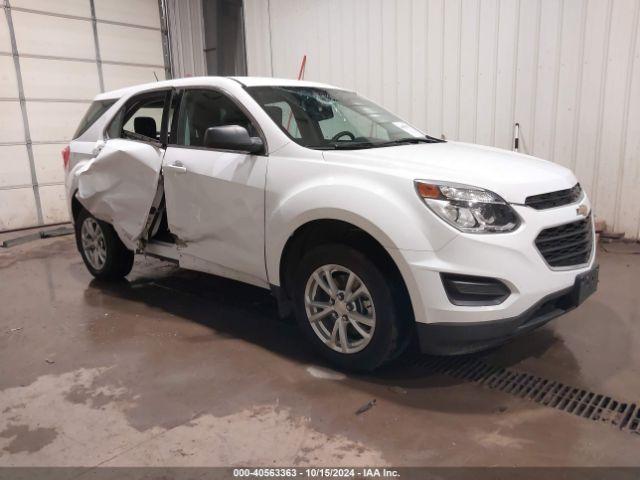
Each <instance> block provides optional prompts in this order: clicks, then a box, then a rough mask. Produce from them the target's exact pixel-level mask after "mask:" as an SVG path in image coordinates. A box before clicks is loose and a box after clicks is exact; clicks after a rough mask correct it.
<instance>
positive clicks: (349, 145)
mask: <svg viewBox="0 0 640 480" xmlns="http://www.w3.org/2000/svg"><path fill="white" fill-rule="evenodd" d="M374 146H375V144H374V143H371V142H334V143H329V144H325V145H307V148H313V149H314V150H358V149H362V148H371V147H374Z"/></svg>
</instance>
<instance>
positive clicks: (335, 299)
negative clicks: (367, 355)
mask: <svg viewBox="0 0 640 480" xmlns="http://www.w3.org/2000/svg"><path fill="white" fill-rule="evenodd" d="M304 303H305V310H306V313H307V319H308V320H309V322H310V324H311V328H312V329H313V331H314V332H315V334H316V335H317V336H318V338H319V339H320V340H321V341H322V342H323V343H324V344H325V345H326V346H327V347H329V348H331V349H332V350H335V351H337V352H340V353H348V354H351V353H356V352H359V351H361V350H363V349H364V348H365V347H366V346H367V345H368V344H369V342H370V341H371V339H372V338H373V333H374V330H375V327H376V312H375V307H374V304H373V299H372V298H371V293H369V289H368V288H367V286H366V285H365V284H364V282H363V281H362V280H361V279H360V277H358V276H357V275H356V274H355V273H353V272H352V271H351V270H349V269H348V268H346V267H343V266H341V265H335V264H328V265H323V266H321V267H319V268H317V269H316V270H315V271H314V272H313V273H312V274H311V276H310V277H309V279H308V281H307V285H306V287H305V292H304Z"/></svg>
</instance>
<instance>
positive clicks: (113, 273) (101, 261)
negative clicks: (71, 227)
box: [75, 210, 134, 280]
mask: <svg viewBox="0 0 640 480" xmlns="http://www.w3.org/2000/svg"><path fill="white" fill-rule="evenodd" d="M75 230H76V244H77V246H78V250H79V251H80V255H82V259H83V260H84V264H85V265H86V267H87V269H88V270H89V272H91V275H93V276H94V277H96V278H98V279H101V280H117V279H120V278H123V277H124V276H126V275H127V274H128V273H129V272H130V271H131V269H132V268H133V257H134V254H133V252H132V251H131V250H129V249H128V248H127V247H125V246H124V244H123V243H122V241H121V240H120V238H119V237H118V234H117V233H116V231H115V230H114V229H113V227H112V226H111V225H109V224H108V223H106V222H103V221H101V220H98V219H97V218H95V217H94V216H93V215H91V214H90V213H89V212H88V211H86V210H82V211H81V212H80V213H79V214H78V218H77V219H76V224H75Z"/></svg>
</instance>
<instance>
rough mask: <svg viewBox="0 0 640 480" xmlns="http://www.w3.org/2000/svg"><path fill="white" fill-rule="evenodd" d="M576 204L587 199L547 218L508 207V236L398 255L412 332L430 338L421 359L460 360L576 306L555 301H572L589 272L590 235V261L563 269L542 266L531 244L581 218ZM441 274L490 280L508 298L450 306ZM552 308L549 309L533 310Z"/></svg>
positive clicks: (460, 237) (460, 239) (464, 239)
mask: <svg viewBox="0 0 640 480" xmlns="http://www.w3.org/2000/svg"><path fill="white" fill-rule="evenodd" d="M580 204H586V206H587V207H589V204H588V200H587V199H586V198H585V199H583V200H582V201H581V202H580V203H579V204H572V205H567V206H563V207H558V208H552V209H549V210H534V209H532V208H529V207H526V206H517V205H514V209H515V210H516V211H517V212H518V214H519V215H520V216H521V217H522V219H523V223H522V225H521V227H520V228H519V229H518V230H516V231H514V232H511V233H506V234H492V235H480V234H476V235H474V234H461V233H458V234H457V235H456V237H455V238H454V239H453V240H451V241H450V242H449V243H448V244H446V245H445V246H444V247H442V248H440V249H439V250H436V251H415V250H413V251H408V250H399V251H398V253H399V254H400V255H401V256H402V261H403V263H404V266H405V267H406V268H405V269H404V271H403V274H404V277H405V280H406V281H405V283H406V284H407V287H408V289H409V293H410V296H411V301H412V306H413V311H414V316H415V320H416V325H417V329H418V331H419V332H423V333H420V337H421V338H427V337H429V336H430V337H431V339H426V340H424V341H422V342H421V343H422V344H423V345H424V347H425V348H426V351H430V352H434V353H435V352H436V351H440V352H443V353H444V352H447V353H462V352H464V351H474V350H479V349H481V348H487V347H489V346H491V345H494V344H498V343H501V342H502V341H504V340H505V339H508V338H510V337H511V336H514V335H517V334H519V333H523V332H524V331H528V330H530V329H533V328H535V327H536V326H540V325H542V324H544V323H546V322H547V321H549V320H551V319H552V318H554V317H556V316H558V315H561V314H562V313H564V312H566V311H568V310H570V309H571V308H574V307H575V306H576V305H571V304H570V303H569V302H567V301H566V300H562V299H563V298H564V297H565V296H571V292H572V291H573V289H574V285H575V282H576V277H578V276H579V275H581V274H584V273H585V272H588V271H590V270H591V269H592V268H593V266H594V265H595V256H596V255H595V250H596V247H595V232H593V230H592V235H593V237H592V239H593V242H592V245H593V247H592V252H591V257H590V259H589V261H588V262H587V263H586V264H584V265H577V266H571V267H563V268H551V267H550V266H549V265H547V263H546V262H545V260H544V258H543V257H542V255H541V254H540V252H539V251H538V249H537V247H536V245H535V239H536V237H537V236H538V234H539V233H540V232H541V231H542V230H544V229H546V228H550V227H554V226H558V225H563V224H566V223H570V222H574V221H578V220H580V219H581V218H584V217H582V216H580V215H578V214H577V212H576V210H577V207H579V206H580ZM588 209H589V210H590V208H588ZM446 228H452V227H449V226H446ZM442 273H450V274H459V275H472V276H479V277H489V278H494V279H496V280H499V281H501V282H503V283H504V284H505V285H506V286H507V287H508V288H509V290H510V291H511V294H510V295H509V297H508V298H507V299H506V300H504V301H503V302H501V303H500V304H498V305H486V306H464V305H454V304H453V303H452V302H451V301H450V300H449V298H448V297H447V294H446V292H445V289H444V286H443V283H442V279H441V274H442ZM567 298H568V297H567ZM558 299H560V300H558ZM554 300H557V302H556V303H557V305H556V306H555V307H554V308H552V309H551V310H549V311H546V310H540V307H541V306H543V305H547V304H549V302H551V303H553V301H554ZM558 305H559V306H558ZM556 307H557V308H556ZM458 332H462V333H458ZM450 339H451V341H449V340H450ZM464 344H467V345H466V346H465V345H464ZM438 345H441V346H442V348H437V346H438Z"/></svg>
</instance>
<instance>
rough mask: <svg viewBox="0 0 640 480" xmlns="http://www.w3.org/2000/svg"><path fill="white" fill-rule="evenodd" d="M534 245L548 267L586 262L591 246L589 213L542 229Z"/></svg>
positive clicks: (591, 235) (591, 234) (591, 232)
mask: <svg viewBox="0 0 640 480" xmlns="http://www.w3.org/2000/svg"><path fill="white" fill-rule="evenodd" d="M536 247H538V250H539V251H540V253H541V254H542V256H543V257H544V259H545V260H546V261H547V263H548V264H549V266H550V267H569V266H574V265H581V264H584V263H587V262H588V261H589V258H590V257H591V250H592V248H593V227H592V224H591V215H589V216H588V217H587V218H585V219H583V220H579V221H577V222H571V223H566V224H564V225H560V226H558V227H552V228H547V229H545V230H542V231H541V232H540V234H539V235H538V236H537V238H536Z"/></svg>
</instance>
